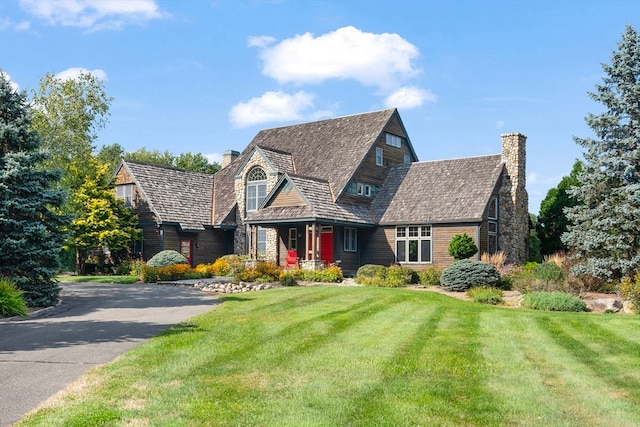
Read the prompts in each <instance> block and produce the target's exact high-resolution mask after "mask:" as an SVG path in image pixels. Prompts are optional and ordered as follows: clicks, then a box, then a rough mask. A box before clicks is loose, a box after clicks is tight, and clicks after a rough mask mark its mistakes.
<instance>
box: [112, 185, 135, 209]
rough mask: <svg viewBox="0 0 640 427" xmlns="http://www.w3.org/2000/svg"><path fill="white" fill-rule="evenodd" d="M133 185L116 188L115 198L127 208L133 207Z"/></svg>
mask: <svg viewBox="0 0 640 427" xmlns="http://www.w3.org/2000/svg"><path fill="white" fill-rule="evenodd" d="M134 185H135V184H122V185H117V186H116V198H117V199H120V200H122V201H123V202H124V205H125V206H126V207H128V208H130V207H132V206H133V186H134Z"/></svg>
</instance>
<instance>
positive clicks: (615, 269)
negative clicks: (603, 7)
mask: <svg viewBox="0 0 640 427" xmlns="http://www.w3.org/2000/svg"><path fill="white" fill-rule="evenodd" d="M602 67H603V69H604V71H605V73H606V74H605V76H604V78H603V83H602V84H600V85H596V91H595V92H594V93H590V94H589V95H590V96H591V98H593V99H594V100H595V101H597V102H599V103H601V104H602V105H603V106H604V112H602V113H600V114H589V115H588V117H587V118H586V122H587V124H588V125H589V127H590V128H591V129H592V130H593V132H594V134H595V138H577V137H576V138H574V139H575V141H576V143H578V144H579V145H581V146H582V147H584V148H585V149H586V152H585V153H584V159H585V162H584V169H583V171H582V173H580V174H578V181H579V183H580V185H579V186H576V187H573V188H572V189H571V190H570V191H569V192H568V194H569V195H570V196H572V197H575V198H576V200H577V201H578V202H579V203H578V204H577V205H576V206H574V207H571V208H567V210H566V214H567V218H568V219H569V221H570V223H571V225H570V226H569V230H568V232H567V233H566V234H564V235H563V238H562V240H563V242H564V243H565V244H566V245H567V246H569V247H570V248H571V249H572V250H573V251H574V258H575V259H576V260H577V261H578V264H577V265H576V266H575V267H574V268H573V270H572V271H573V272H574V273H575V274H587V275H591V276H594V277H598V278H601V279H604V280H611V281H615V280H618V279H620V278H622V277H626V276H632V275H633V274H634V273H635V272H637V271H639V270H640V221H639V220H638V218H640V37H639V36H638V32H637V31H636V30H635V29H634V28H633V26H631V25H629V26H627V27H626V30H625V32H624V33H623V35H622V40H621V41H620V42H618V50H616V51H614V52H613V54H612V56H611V64H603V65H602Z"/></svg>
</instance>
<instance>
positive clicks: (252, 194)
mask: <svg viewBox="0 0 640 427" xmlns="http://www.w3.org/2000/svg"><path fill="white" fill-rule="evenodd" d="M266 196H267V174H266V173H265V172H264V169H262V168H261V167H255V168H253V169H251V170H250V171H249V173H248V174H247V212H253V211H255V210H256V209H258V206H259V205H260V203H262V201H263V200H264V198H265V197H266Z"/></svg>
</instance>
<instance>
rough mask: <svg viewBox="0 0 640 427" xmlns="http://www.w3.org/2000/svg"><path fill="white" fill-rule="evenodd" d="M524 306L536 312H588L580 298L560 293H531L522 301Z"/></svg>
mask: <svg viewBox="0 0 640 427" xmlns="http://www.w3.org/2000/svg"><path fill="white" fill-rule="evenodd" d="M522 305H524V306H525V307H528V308H533V309H534V310H547V311H586V309H587V305H586V304H585V302H584V301H583V300H581V299H580V298H578V297H576V296H573V295H570V294H567V293H564V292H559V291H554V292H544V291H543V292H530V293H528V294H526V295H525V296H524V298H523V300H522Z"/></svg>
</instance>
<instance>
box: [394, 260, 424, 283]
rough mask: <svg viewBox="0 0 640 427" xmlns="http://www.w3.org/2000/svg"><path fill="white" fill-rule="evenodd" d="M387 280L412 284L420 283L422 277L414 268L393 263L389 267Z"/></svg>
mask: <svg viewBox="0 0 640 427" xmlns="http://www.w3.org/2000/svg"><path fill="white" fill-rule="evenodd" d="M387 280H392V281H398V282H402V284H403V285H411V284H415V283H418V282H419V280H420V278H419V276H418V273H416V272H415V271H414V270H413V269H412V268H409V267H402V266H399V265H392V266H390V267H389V268H388V269H387ZM401 286H402V285H401Z"/></svg>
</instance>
